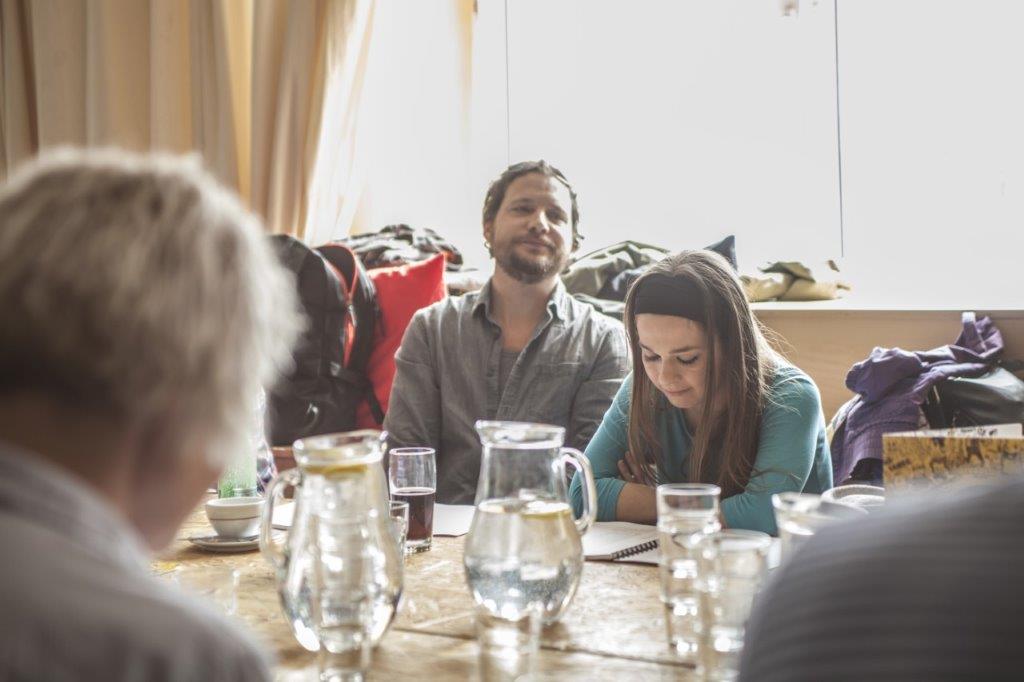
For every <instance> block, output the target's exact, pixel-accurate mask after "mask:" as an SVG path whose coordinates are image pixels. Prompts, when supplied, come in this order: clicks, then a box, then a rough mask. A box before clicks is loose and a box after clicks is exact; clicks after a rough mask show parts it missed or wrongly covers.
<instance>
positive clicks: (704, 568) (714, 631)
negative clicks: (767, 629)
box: [698, 530, 772, 680]
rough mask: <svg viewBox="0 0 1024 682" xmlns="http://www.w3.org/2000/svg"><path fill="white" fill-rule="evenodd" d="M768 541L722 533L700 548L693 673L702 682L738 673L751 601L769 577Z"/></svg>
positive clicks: (750, 532) (742, 533) (733, 532)
mask: <svg viewBox="0 0 1024 682" xmlns="http://www.w3.org/2000/svg"><path fill="white" fill-rule="evenodd" d="M771 546H772V538H771V536H770V535H768V534H767V533H761V532H758V531H754V530H722V531H719V532H718V533H715V534H714V535H710V536H708V537H707V538H705V539H704V540H703V541H702V543H701V548H700V568H699V573H700V579H699V582H698V584H699V587H700V592H701V616H702V623H701V625H702V629H703V633H702V635H703V637H702V642H701V647H700V656H699V659H700V660H699V664H698V673H701V674H702V675H703V678H704V679H707V680H734V679H736V677H737V676H738V674H739V667H738V666H739V656H740V651H741V650H742V648H743V635H744V631H745V629H746V626H747V618H748V617H749V616H750V609H751V607H752V606H753V603H754V598H755V597H756V596H757V593H758V590H760V588H761V584H762V582H763V581H764V578H765V576H766V575H767V573H768V551H769V550H770V549H771Z"/></svg>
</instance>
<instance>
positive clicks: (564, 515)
mask: <svg viewBox="0 0 1024 682" xmlns="http://www.w3.org/2000/svg"><path fill="white" fill-rule="evenodd" d="M476 430H477V433H478V434H479V435H480V442H481V443H482V445H483V457H482V460H481V467H480V481H479V483H478V484H477V490H476V511H475V512H474V514H473V523H472V526H471V527H470V530H469V535H468V536H467V538H466V548H465V553H464V558H463V561H464V563H465V569H466V580H467V582H468V583H469V587H470V590H471V591H472V593H473V598H474V600H475V601H476V604H477V610H478V612H479V615H481V616H484V617H490V618H500V619H503V620H506V621H519V620H521V619H523V618H525V617H528V615H529V614H530V612H531V611H534V610H536V609H540V610H541V614H542V620H543V623H544V624H545V625H548V624H551V623H554V622H555V621H557V620H558V619H559V618H561V616H562V614H563V613H564V612H565V610H566V609H567V608H568V606H569V603H570V602H571V601H572V598H573V595H574V594H575V593H576V588H577V586H578V585H579V582H580V574H581V572H582V569H583V544H582V542H581V541H580V538H581V536H582V535H583V534H584V533H586V532H587V530H588V529H589V528H590V526H591V524H593V522H594V520H595V518H596V514H597V506H596V505H597V493H596V489H595V487H594V474H593V472H592V471H591V469H590V462H589V461H588V460H587V458H586V457H584V456H583V454H582V453H580V452H579V451H578V450H573V449H572V448H563V447H562V443H563V442H564V440H565V429H563V428H561V427H558V426H548V425H545V424H521V423H516V422H490V421H479V422H477V423H476ZM567 462H569V463H572V464H573V465H574V466H575V467H576V468H577V469H579V471H580V473H581V475H582V477H583V516H582V517H581V518H580V519H579V520H576V521H574V520H573V514H572V507H571V506H570V504H569V495H568V491H567V489H566V472H565V464H566V463H567Z"/></svg>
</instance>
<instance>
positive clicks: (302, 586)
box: [260, 430, 403, 651]
mask: <svg viewBox="0 0 1024 682" xmlns="http://www.w3.org/2000/svg"><path fill="white" fill-rule="evenodd" d="M384 439H385V434H383V433H381V432H380V431H372V430H364V431H353V432H351V433H340V434H329V435H323V436H313V437H310V438H303V439H301V440H297V441H295V445H294V453H295V461H296V463H297V464H298V468H296V469H289V470H288V471H285V472H283V473H281V474H280V475H279V476H277V478H275V479H274V481H273V482H272V483H271V484H270V487H269V488H268V489H267V503H266V504H265V505H264V506H263V518H262V524H261V528H260V550H261V551H262V552H263V556H264V557H266V559H267V560H268V561H269V562H270V563H271V564H272V565H273V566H274V569H275V572H276V577H277V588H278V594H279V596H280V598H281V606H282V608H283V609H284V612H285V615H286V616H287V618H288V621H289V623H291V626H292V631H293V632H294V633H295V638H296V639H297V640H298V641H299V643H300V644H301V645H302V646H303V647H304V648H306V649H308V650H310V651H316V650H317V649H319V647H320V644H319V641H318V639H317V634H316V627H315V626H316V623H315V622H314V614H315V613H316V609H315V608H314V606H315V604H314V599H316V595H315V594H314V592H315V584H316V583H315V579H314V578H315V570H316V561H317V557H318V549H317V547H318V545H317V542H318V541H317V538H318V534H319V536H320V538H321V542H322V536H323V533H324V530H325V529H326V528H328V527H329V526H330V525H331V524H329V523H327V522H328V521H334V520H344V519H347V518H358V517H366V518H367V519H369V523H368V524H367V526H368V533H367V543H368V545H369V547H368V549H369V554H370V555H371V556H372V562H371V563H372V570H373V572H374V577H373V585H374V597H373V599H374V603H373V624H372V627H371V633H370V634H371V639H372V642H373V644H376V643H377V642H379V641H380V639H381V637H383V636H384V633H385V632H386V631H387V629H388V627H389V626H390V625H391V621H392V620H394V617H395V613H396V611H397V609H398V602H399V599H400V598H401V596H402V579H403V576H402V570H403V556H402V555H401V554H400V553H399V551H398V545H397V544H396V543H395V541H394V539H393V538H392V536H391V516H390V510H389V502H388V492H387V481H386V479H385V476H384V467H383V466H382V464H381V458H382V456H383V454H384ZM289 488H294V489H295V495H294V497H295V504H294V507H293V508H292V509H293V514H292V523H291V526H290V528H289V530H288V534H287V535H286V536H285V538H284V540H277V539H275V537H274V535H273V533H272V531H273V518H274V508H275V506H277V503H278V501H279V500H280V498H281V497H282V496H283V495H284V493H285V491H286V490H288V489H289ZM321 526H323V528H321Z"/></svg>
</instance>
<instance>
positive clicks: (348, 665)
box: [313, 514, 377, 682]
mask: <svg viewBox="0 0 1024 682" xmlns="http://www.w3.org/2000/svg"><path fill="white" fill-rule="evenodd" d="M371 532H372V528H370V524H369V523H368V519H367V518H366V517H365V516H340V517H339V516H337V515H333V514H318V515H317V518H316V560H315V562H314V571H313V573H314V581H313V590H314V593H315V597H314V599H313V606H314V608H313V623H314V630H315V632H316V637H317V639H318V640H319V643H320V649H319V651H320V656H319V664H320V679H321V680H325V681H327V680H329V681H331V682H334V681H335V680H338V681H340V680H352V681H357V680H362V679H363V676H364V674H365V672H366V669H367V668H368V667H369V665H370V653H371V648H372V643H373V637H372V630H373V610H374V602H375V600H376V592H377V585H376V581H375V576H374V573H375V570H374V557H373V553H374V548H373V546H372V544H371V542H370V536H371Z"/></svg>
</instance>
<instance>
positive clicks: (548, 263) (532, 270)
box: [494, 242, 568, 284]
mask: <svg viewBox="0 0 1024 682" xmlns="http://www.w3.org/2000/svg"><path fill="white" fill-rule="evenodd" d="M516 245H517V242H512V243H511V244H507V245H504V246H502V247H500V248H496V249H494V260H495V262H496V263H497V264H498V265H499V266H500V267H501V269H502V270H504V271H505V273H506V274H507V275H508V276H509V277H511V278H512V279H514V280H516V281H518V282H522V283H523V284H536V283H537V282H539V281H541V280H544V279H548V278H549V277H552V276H554V275H557V274H558V273H560V272H561V271H562V269H563V268H565V266H566V263H567V262H568V258H567V257H566V255H565V253H564V252H563V251H561V250H556V249H551V250H550V254H551V255H550V256H539V257H536V258H523V257H522V256H520V255H519V254H518V253H516Z"/></svg>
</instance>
